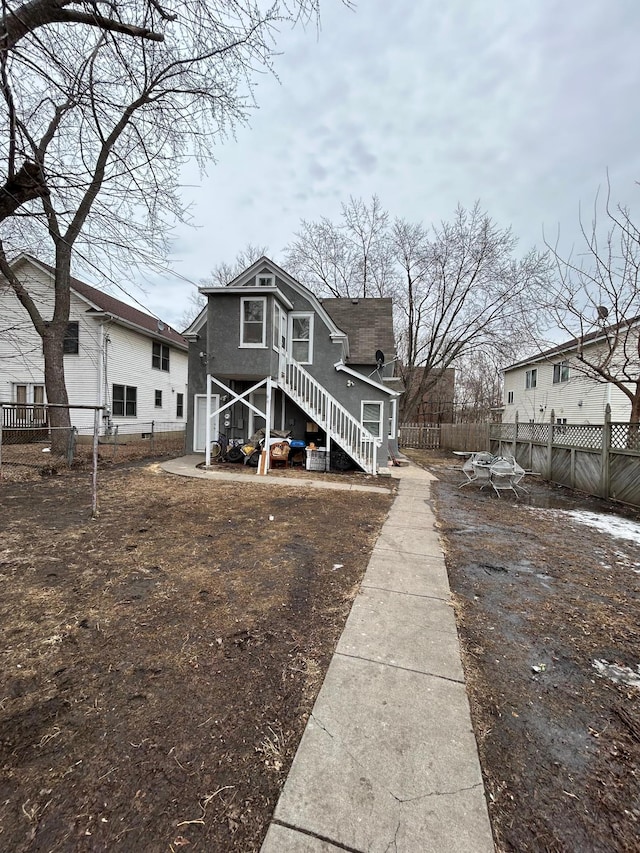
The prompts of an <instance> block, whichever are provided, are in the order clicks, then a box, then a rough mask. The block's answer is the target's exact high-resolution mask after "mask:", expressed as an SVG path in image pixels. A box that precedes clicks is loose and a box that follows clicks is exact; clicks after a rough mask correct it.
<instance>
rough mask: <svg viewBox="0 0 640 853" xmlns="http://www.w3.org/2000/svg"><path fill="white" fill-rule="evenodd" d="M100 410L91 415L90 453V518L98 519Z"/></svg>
mask: <svg viewBox="0 0 640 853" xmlns="http://www.w3.org/2000/svg"><path fill="white" fill-rule="evenodd" d="M99 432H100V409H96V410H95V411H94V413H93V447H92V453H91V518H97V517H98V434H99Z"/></svg>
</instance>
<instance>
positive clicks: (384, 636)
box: [162, 456, 494, 853]
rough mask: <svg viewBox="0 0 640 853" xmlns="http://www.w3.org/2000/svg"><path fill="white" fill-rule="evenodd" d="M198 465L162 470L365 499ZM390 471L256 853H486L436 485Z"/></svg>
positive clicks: (408, 472)
mask: <svg viewBox="0 0 640 853" xmlns="http://www.w3.org/2000/svg"><path fill="white" fill-rule="evenodd" d="M198 461H201V457H195V456H194V457H184V458H183V459H175V460H171V461H169V462H165V463H162V468H163V469H164V470H166V471H170V472H172V473H175V474H183V475H185V476H198V477H205V478H214V479H233V480H236V481H238V480H241V481H244V480H246V481H248V482H252V483H254V484H256V483H257V482H261V483H264V484H265V485H276V484H277V485H287V486H292V485H296V486H297V485H301V486H304V487H308V488H335V487H338V488H347V489H358V490H360V489H363V490H369V489H370V488H372V487H371V486H355V487H354V486H350V485H346V484H341V483H326V482H323V481H310V480H308V479H304V480H303V479H295V478H286V479H284V478H283V479H277V478H275V477H256V476H255V475H254V474H230V473H224V472H220V473H217V472H212V471H202V470H201V469H197V468H195V465H196V464H197V462H198ZM392 470H393V476H394V477H397V478H399V480H400V482H399V492H398V496H397V497H396V499H395V501H394V503H393V505H392V508H391V511H390V512H389V515H388V517H387V520H386V522H385V524H384V525H383V527H382V530H381V532H380V536H379V537H378V540H377V542H376V545H375V547H374V550H373V553H372V555H371V560H370V562H369V566H368V568H367V571H366V573H365V576H364V580H363V582H362V585H361V588H360V592H359V594H358V595H357V597H356V599H355V601H354V603H353V607H352V609H351V613H350V615H349V618H348V620H347V623H346V625H345V629H344V632H343V634H342V636H341V638H340V640H339V642H338V645H337V647H336V651H335V654H334V656H333V658H332V660H331V663H330V665H329V669H328V671H327V675H326V677H325V680H324V683H323V685H322V688H321V690H320V693H319V695H318V698H317V700H316V703H315V705H314V708H313V712H312V714H311V717H310V718H309V722H308V724H307V727H306V729H305V731H304V734H303V736H302V740H301V742H300V746H299V748H298V751H297V753H296V756H295V759H294V761H293V765H292V766H291V770H290V772H289V775H288V777H287V781H286V783H285V786H284V789H283V791H282V794H281V796H280V799H279V801H278V804H277V806H276V809H275V812H274V816H273V819H272V821H271V825H270V827H269V831H268V833H267V836H266V838H265V841H264V844H263V845H262V851H261V853H336V851H348V852H349V853H493V851H494V846H493V840H492V836H491V828H490V825H489V819H488V814H487V807H486V802H485V799H484V788H483V784H482V777H481V774H480V765H479V762H478V752H477V746H476V742H475V738H474V735H473V731H472V728H471V720H470V716H469V703H468V700H467V694H466V690H465V685H464V676H463V673H462V665H461V662H460V649H459V645H458V635H457V630H456V624H455V619H454V614H453V609H452V606H451V602H450V590H449V582H448V579H447V573H446V570H445V565H444V558H443V554H442V549H441V547H440V541H439V538H438V534H437V532H436V530H435V526H434V524H435V518H434V516H433V513H432V511H431V508H430V506H429V503H428V501H429V497H430V482H431V481H432V480H433V479H434V478H433V477H432V476H431V475H430V474H428V473H427V472H426V471H423V470H422V469H420V468H417V467H415V466H413V465H411V466H409V467H406V468H405V467H403V468H394V469H392ZM311 483H313V485H311ZM373 488H375V489H376V490H378V489H379V487H373ZM381 491H384V492H386V491H387V490H386V489H384V488H382V489H381Z"/></svg>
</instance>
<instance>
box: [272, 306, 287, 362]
mask: <svg viewBox="0 0 640 853" xmlns="http://www.w3.org/2000/svg"><path fill="white" fill-rule="evenodd" d="M286 319H287V315H286V311H285V310H284V308H283V307H282V306H281V305H280V304H279V303H278V302H275V301H274V303H273V324H272V326H271V335H272V338H273V340H272V341H271V346H272V347H273V349H274V350H275V351H276V352H279V351H280V350H281V349H283V350H286V348H287V323H286ZM283 332H284V334H283ZM281 338H284V343H283V342H282V340H281Z"/></svg>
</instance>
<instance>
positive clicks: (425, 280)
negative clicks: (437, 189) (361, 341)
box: [395, 204, 547, 420]
mask: <svg viewBox="0 0 640 853" xmlns="http://www.w3.org/2000/svg"><path fill="white" fill-rule="evenodd" d="M395 235H396V236H395V244H396V247H397V250H398V254H399V258H400V260H401V262H402V264H403V274H404V278H405V281H406V286H405V291H404V293H403V298H402V299H400V300H398V311H399V315H400V319H399V323H398V328H399V340H400V353H401V356H402V371H401V372H402V375H403V378H404V379H405V385H406V387H407V388H408V389H409V391H408V392H407V393H406V394H405V395H404V400H403V407H402V408H403V418H404V419H405V420H411V418H412V416H413V413H414V412H415V411H416V409H417V407H418V405H419V403H420V400H421V399H422V397H423V395H424V394H425V393H426V392H427V391H428V390H429V389H430V387H432V385H433V384H434V383H435V382H437V380H438V376H439V372H440V371H441V370H443V369H444V368H447V367H451V366H454V365H456V364H457V365H460V364H462V365H464V362H463V361H462V359H463V358H464V357H465V356H469V355H471V354H473V353H477V352H482V351H484V352H488V353H494V354H506V353H508V352H511V350H512V341H513V339H514V337H517V336H518V335H519V326H520V323H521V317H522V311H521V306H522V300H524V299H525V298H526V297H527V294H532V293H533V292H534V291H537V290H538V289H539V288H540V286H541V285H542V284H543V282H544V281H545V280H546V275H547V262H546V259H545V257H544V256H541V255H540V254H539V253H538V252H536V251H535V250H531V251H530V252H528V253H527V254H526V255H525V256H524V257H522V258H518V257H517V256H516V254H515V250H516V245H517V239H516V238H515V236H514V235H513V234H512V232H511V229H510V228H500V227H499V226H498V225H496V224H495V223H494V222H493V221H492V219H491V218H490V217H489V216H488V215H487V214H486V213H485V212H483V211H482V209H481V208H480V205H479V204H475V205H474V207H473V208H471V210H466V209H465V208H462V207H458V209H457V210H456V213H455V216H454V218H453V220H452V221H451V222H442V223H441V224H440V225H437V226H432V228H431V229H430V231H428V232H427V231H424V229H422V228H420V229H416V228H415V226H414V227H411V226H408V225H407V224H406V223H404V222H398V223H396V228H395ZM416 367H421V368H422V369H421V372H420V381H419V382H415V381H414V382H412V381H410V380H411V376H412V374H413V372H414V369H415V368H416Z"/></svg>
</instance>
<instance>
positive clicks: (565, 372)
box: [553, 360, 570, 385]
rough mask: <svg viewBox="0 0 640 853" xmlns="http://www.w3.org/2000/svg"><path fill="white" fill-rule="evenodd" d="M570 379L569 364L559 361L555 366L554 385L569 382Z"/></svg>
mask: <svg viewBox="0 0 640 853" xmlns="http://www.w3.org/2000/svg"><path fill="white" fill-rule="evenodd" d="M569 378H570V372H569V362H568V361H566V360H565V361H558V362H557V363H556V364H554V365H553V384H554V385H559V384H560V383H561V382H568V381H569Z"/></svg>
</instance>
